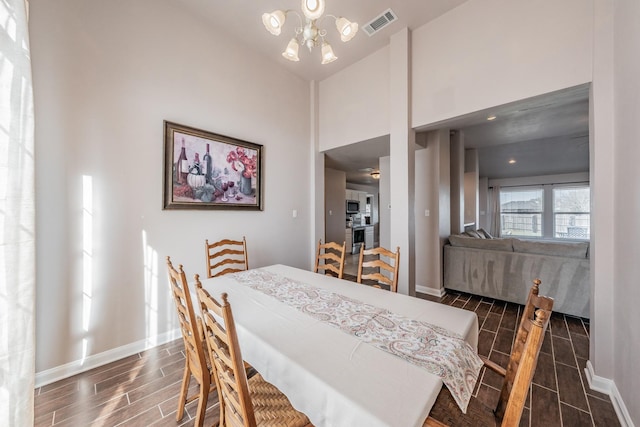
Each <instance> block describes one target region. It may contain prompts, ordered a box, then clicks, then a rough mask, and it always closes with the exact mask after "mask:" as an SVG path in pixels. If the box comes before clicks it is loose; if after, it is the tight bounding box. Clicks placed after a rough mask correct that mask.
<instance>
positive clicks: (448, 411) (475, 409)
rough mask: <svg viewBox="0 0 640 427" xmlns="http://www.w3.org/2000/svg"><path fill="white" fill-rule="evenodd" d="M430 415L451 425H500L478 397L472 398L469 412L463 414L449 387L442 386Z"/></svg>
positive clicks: (491, 426)
mask: <svg viewBox="0 0 640 427" xmlns="http://www.w3.org/2000/svg"><path fill="white" fill-rule="evenodd" d="M429 417H430V418H433V419H434V420H437V421H440V422H441V423H444V424H446V425H449V426H456V427H495V426H498V425H500V423H499V422H498V420H496V417H495V415H494V413H493V411H492V410H491V409H490V408H489V407H488V406H485V405H484V404H483V403H482V402H481V401H479V400H478V399H471V400H470V401H469V406H468V407H467V413H466V414H463V413H462V411H460V407H458V404H457V403H456V401H455V400H454V399H453V396H452V395H451V392H450V391H449V389H448V388H447V387H444V386H443V387H442V390H440V394H438V398H437V399H436V403H434V405H433V408H431V412H430V413H429Z"/></svg>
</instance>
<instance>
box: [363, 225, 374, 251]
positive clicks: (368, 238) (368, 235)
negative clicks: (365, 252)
mask: <svg viewBox="0 0 640 427" xmlns="http://www.w3.org/2000/svg"><path fill="white" fill-rule="evenodd" d="M364 248H365V249H373V227H366V228H365V229H364Z"/></svg>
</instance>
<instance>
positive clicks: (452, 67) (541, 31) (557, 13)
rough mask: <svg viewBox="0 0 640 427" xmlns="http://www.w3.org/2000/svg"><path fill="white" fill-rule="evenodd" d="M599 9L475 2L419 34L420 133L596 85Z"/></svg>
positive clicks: (570, 1) (549, 0) (416, 99)
mask: <svg viewBox="0 0 640 427" xmlns="http://www.w3.org/2000/svg"><path fill="white" fill-rule="evenodd" d="M592 25H593V4H592V2H591V1H584V0H563V1H555V0H542V1H537V2H529V1H526V0H469V1H467V2H465V3H463V4H462V5H460V6H458V7H457V8H455V9H453V10H451V11H450V12H448V13H446V14H445V15H442V16H441V17H439V18H438V19H436V20H434V21H432V22H430V23H428V24H426V25H423V26H422V27H420V28H418V29H416V30H414V31H413V40H412V42H413V43H412V48H413V57H412V61H413V72H412V75H413V79H412V86H413V110H412V112H413V116H412V117H413V119H412V123H413V126H414V127H418V126H422V125H426V124H430V123H435V122H438V121H440V120H445V119H449V118H453V117H457V116H460V115H463V114H466V113H470V112H474V111H478V110H483V109H485V108H489V107H494V106H498V105H502V104H506V103H509V102H513V101H516V100H519V99H524V98H529V97H532V96H535V95H540V94H543V93H547V92H552V91H555V90H559V89H564V88H567V87H571V86H576V85H578V84H582V83H586V82H589V81H591V69H592V62H591V61H592V50H593V48H592V43H593V34H592V31H593V30H592Z"/></svg>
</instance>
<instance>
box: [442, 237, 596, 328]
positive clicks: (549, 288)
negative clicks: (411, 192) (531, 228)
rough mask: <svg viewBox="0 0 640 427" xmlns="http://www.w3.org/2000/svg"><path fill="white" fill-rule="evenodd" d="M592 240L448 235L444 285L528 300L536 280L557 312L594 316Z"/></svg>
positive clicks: (462, 289) (470, 291) (504, 297)
mask: <svg viewBox="0 0 640 427" xmlns="http://www.w3.org/2000/svg"><path fill="white" fill-rule="evenodd" d="M589 274H590V272H589V243H586V242H567V243H564V242H541V241H530V240H520V239H514V238H505V239H482V238H473V237H467V236H463V235H453V236H450V237H449V244H448V245H445V247H444V287H445V288H447V289H453V290H457V291H462V292H468V293H471V294H475V295H482V296H487V297H491V298H496V299H500V300H504V301H510V302H514V303H518V304H524V303H525V302H526V299H527V295H528V293H529V289H530V288H531V285H532V284H533V280H534V279H536V278H539V279H540V280H542V285H541V286H540V293H541V294H542V295H546V296H549V297H552V298H553V299H554V306H553V311H557V312H560V313H565V314H570V315H573V316H579V317H585V318H588V317H589V295H590V289H589Z"/></svg>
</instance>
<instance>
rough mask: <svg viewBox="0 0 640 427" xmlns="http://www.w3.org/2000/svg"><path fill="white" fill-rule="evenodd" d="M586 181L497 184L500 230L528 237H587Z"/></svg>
mask: <svg viewBox="0 0 640 427" xmlns="http://www.w3.org/2000/svg"><path fill="white" fill-rule="evenodd" d="M590 198H591V191H590V189H589V183H587V182H585V183H571V184H540V185H533V186H526V187H502V188H500V227H501V228H500V233H501V235H502V236H515V237H522V238H525V239H526V238H529V239H556V240H589V239H590V237H591V226H590V219H591V200H590Z"/></svg>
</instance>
